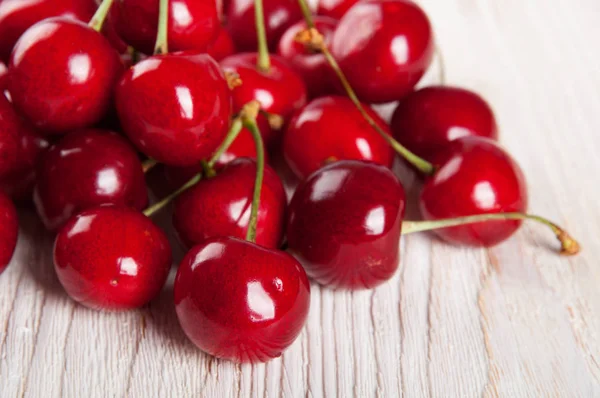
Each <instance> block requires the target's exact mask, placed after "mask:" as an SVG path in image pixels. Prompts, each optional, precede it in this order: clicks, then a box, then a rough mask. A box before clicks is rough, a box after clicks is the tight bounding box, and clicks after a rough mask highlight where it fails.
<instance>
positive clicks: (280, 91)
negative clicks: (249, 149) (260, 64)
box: [221, 53, 306, 146]
mask: <svg viewBox="0 0 600 398" xmlns="http://www.w3.org/2000/svg"><path fill="white" fill-rule="evenodd" d="M257 57H258V55H257V53H245V54H235V55H232V56H230V57H227V58H225V59H224V60H222V61H221V67H222V68H223V70H224V71H226V72H231V73H237V74H238V75H239V76H240V78H241V80H242V84H241V85H240V86H238V87H236V88H234V89H233V90H232V99H233V108H234V111H235V112H239V111H240V110H241V109H242V107H243V106H244V105H245V104H247V103H248V102H250V101H252V100H258V101H259V102H260V104H261V109H262V110H263V111H265V112H269V113H272V114H276V115H279V116H281V117H283V118H284V119H287V118H289V117H290V116H291V114H292V113H293V112H294V111H295V110H297V109H299V108H301V107H302V106H304V104H306V86H305V85H304V82H303V81H302V79H301V78H300V76H299V75H298V74H297V73H296V72H294V71H293V70H292V69H291V68H290V67H289V66H288V65H287V63H286V62H285V61H284V60H283V59H282V58H281V57H278V56H274V55H271V56H270V58H271V68H270V69H269V71H268V72H263V71H261V70H259V69H258V68H257V66H256V61H257ZM258 121H259V123H261V125H260V126H259V127H260V128H261V134H262V135H263V137H264V141H265V145H267V146H270V144H271V143H272V142H273V141H274V140H275V138H276V137H275V136H274V134H272V132H271V129H264V128H263V126H264V125H265V123H264V118H263V117H262V116H259V118H258ZM263 130H266V131H263Z"/></svg>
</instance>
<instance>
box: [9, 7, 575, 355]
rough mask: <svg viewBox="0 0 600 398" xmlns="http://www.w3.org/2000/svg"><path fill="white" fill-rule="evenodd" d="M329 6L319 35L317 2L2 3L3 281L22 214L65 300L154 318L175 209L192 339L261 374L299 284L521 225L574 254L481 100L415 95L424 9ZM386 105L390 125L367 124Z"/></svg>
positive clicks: (487, 241) (289, 321)
mask: <svg viewBox="0 0 600 398" xmlns="http://www.w3.org/2000/svg"><path fill="white" fill-rule="evenodd" d="M317 6H318V7H317V10H316V16H314V17H313V15H312V14H313V11H312V10H311V9H310V8H309V6H308V5H307V3H306V2H305V0H299V1H298V2H296V0H255V1H254V2H250V1H248V0H230V1H229V2H228V3H226V4H222V5H218V4H217V3H216V2H215V0H104V1H102V2H101V3H100V4H97V3H96V1H95V0H52V1H51V0H30V1H26V2H25V1H21V0H4V1H2V2H1V3H0V60H1V61H2V62H3V63H0V270H3V269H4V267H6V265H7V264H8V263H9V261H10V259H11V257H12V255H13V252H14V249H15V246H16V242H17V235H18V222H17V214H16V210H15V206H14V204H13V202H14V201H16V202H19V203H22V202H23V201H26V200H27V199H31V198H32V199H33V202H34V204H35V207H36V209H37V213H38V215H39V217H40V219H41V220H42V222H43V224H44V225H45V227H46V228H47V229H48V230H49V231H52V232H54V233H56V240H55V245H54V265H55V270H56V273H57V275H58V278H59V280H60V282H61V284H62V285H63V287H64V289H65V291H66V292H67V293H68V295H69V296H71V297H72V298H73V299H74V300H75V301H77V302H79V303H81V304H83V305H85V306H88V307H90V308H94V309H103V310H126V309H133V308H138V307H141V306H144V305H146V304H148V303H149V302H150V301H151V300H152V299H153V298H154V297H156V295H157V294H158V293H159V291H160V290H161V289H162V288H163V286H164V285H165V283H166V280H167V277H168V274H169V271H170V269H171V265H172V264H171V263H172V252H171V247H170V244H169V241H168V239H167V236H166V234H165V232H163V230H162V229H161V228H159V227H158V226H157V225H156V224H155V223H154V222H153V221H152V220H151V218H150V217H151V216H152V215H153V214H155V213H157V212H159V211H165V210H166V209H167V208H169V207H167V205H168V204H170V203H172V205H173V206H172V207H171V208H172V212H173V214H172V226H173V228H174V230H175V231H176V233H177V236H178V237H179V240H180V242H181V244H182V245H183V246H184V247H185V248H186V249H187V250H188V252H187V254H186V256H185V257H184V258H183V260H182V261H181V263H180V265H179V267H178V270H177V276H176V279H175V282H174V300H175V306H176V312H177V316H178V318H179V321H180V324H181V326H182V328H183V330H184V331H185V333H186V334H187V336H188V337H189V338H190V339H191V340H192V341H193V343H194V344H196V345H197V346H198V347H199V348H200V349H202V350H203V351H205V352H207V353H209V354H211V355H214V356H217V357H220V358H226V359H230V360H233V361H238V362H247V361H251V362H252V361H266V360H269V359H271V358H274V357H277V356H279V355H281V353H282V352H283V351H284V350H285V349H286V348H287V347H288V346H289V345H290V344H291V343H292V342H293V341H294V340H295V339H296V337H297V336H298V334H299V333H300V331H301V329H302V327H303V326H304V324H305V322H306V318H307V314H308V310H309V304H310V285H309V279H308V277H310V278H311V279H313V280H314V281H316V282H318V283H319V284H321V285H323V286H326V287H330V288H339V289H366V288H373V287H375V286H377V285H379V284H381V283H383V282H385V281H387V280H388V279H389V278H391V277H392V275H393V274H394V273H395V272H396V270H397V268H398V264H399V261H400V252H399V239H400V236H401V235H402V234H407V233H412V232H417V231H425V230H435V232H436V233H437V234H438V235H439V236H440V237H441V238H443V239H445V240H446V241H449V242H452V243H454V244H462V245H470V246H491V245H495V244H497V243H499V242H502V241H504V240H506V239H507V238H508V237H510V236H511V235H512V234H513V233H514V232H515V231H516V230H517V229H518V228H519V226H520V225H521V223H522V221H523V220H526V219H530V220H535V221H537V222H540V223H542V224H544V225H546V226H548V227H549V228H550V229H551V230H552V232H554V233H555V235H556V236H557V238H558V239H559V241H560V243H561V251H562V252H563V253H565V254H575V253H576V252H577V251H578V245H577V242H576V241H575V240H573V239H572V238H571V237H570V236H569V235H568V234H567V233H566V232H565V231H564V230H562V229H561V228H559V227H558V226H556V225H555V224H553V223H551V222H550V221H548V220H546V219H544V218H541V217H539V216H533V215H529V214H526V213H525V212H526V210H527V187H526V184H525V181H524V177H523V173H522V172H521V170H520V168H519V166H518V165H517V164H516V163H515V161H514V160H513V159H512V158H511V156H510V155H509V154H508V153H507V152H506V151H505V150H504V149H502V147H500V146H499V145H498V144H497V142H496V140H497V139H498V128H497V125H496V121H495V118H494V114H493V112H492V110H491V108H490V106H489V105H488V104H487V103H486V101H485V100H483V99H482V98H481V97H480V96H478V95H477V94H475V93H473V92H470V91H467V90H464V89H460V88H456V87H449V86H444V85H440V86H433V87H426V88H423V89H418V90H416V89H415V85H416V84H417V83H418V82H419V80H420V79H421V78H422V76H423V75H424V73H425V72H426V70H427V69H428V68H429V66H430V64H431V63H432V58H433V56H434V54H435V44H434V39H433V34H432V28H431V24H430V22H429V20H428V18H427V16H426V14H425V13H424V12H423V10H421V8H419V6H417V5H416V4H415V3H413V2H412V1H410V0H320V1H319V3H318V5H317ZM221 9H223V10H225V12H221ZM265 21H266V23H265ZM389 102H397V107H396V109H395V112H394V114H393V117H392V119H391V123H390V124H388V123H387V122H386V121H385V120H383V119H382V118H381V117H380V116H379V115H378V114H377V113H376V112H375V111H374V110H373V109H372V108H371V107H370V106H371V105H372V104H381V103H389ZM397 155H399V156H397ZM267 157H268V159H267ZM398 158H400V159H401V160H402V161H403V162H404V163H406V164H407V165H408V166H409V167H412V168H413V169H414V171H415V172H416V173H418V174H419V175H420V176H422V177H423V186H422V191H421V195H420V199H419V206H420V209H421V213H422V216H423V220H422V221H405V220H404V215H405V207H406V196H405V192H404V189H403V186H402V183H401V181H400V180H399V178H398V177H397V176H396V175H395V174H394V173H393V172H392V170H391V168H392V165H393V163H394V162H395V160H396V159H398ZM278 159H280V160H285V162H283V161H280V162H278V161H277V160H278ZM269 160H271V164H272V165H273V167H272V166H270V165H269V164H268V163H269ZM276 166H277V167H276ZM288 167H289V169H287V170H288V171H289V170H291V172H292V173H293V174H294V175H295V177H296V182H295V183H294V184H291V185H296V187H295V190H294V193H293V196H292V198H291V201H289V203H288V198H287V196H286V190H285V188H284V184H283V182H282V178H281V177H280V175H282V174H285V173H282V170H285V168H288ZM276 170H277V171H276ZM278 173H279V174H278ZM288 174H289V173H288ZM150 176H154V179H153V180H154V182H155V183H154V184H152V186H151V187H150V188H151V190H152V191H153V192H154V195H155V196H156V197H158V198H159V200H158V201H156V203H154V204H152V205H151V206H149V200H148V185H149V184H148V183H147V182H148V181H149V180H150ZM286 185H290V184H286ZM288 188H291V187H289V186H288Z"/></svg>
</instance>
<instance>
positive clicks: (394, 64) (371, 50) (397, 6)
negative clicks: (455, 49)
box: [331, 0, 434, 103]
mask: <svg viewBox="0 0 600 398" xmlns="http://www.w3.org/2000/svg"><path fill="white" fill-rule="evenodd" d="M433 52H434V41H433V33H432V30H431V25H430V23H429V20H428V19H427V16H426V15H425V13H424V12H423V10H421V8H420V7H419V6H418V5H417V4H415V3H414V2H412V1H410V0H366V1H361V2H359V3H357V4H356V5H355V6H353V7H352V8H351V9H350V10H349V11H348V12H347V13H346V15H344V17H343V18H342V19H341V20H340V22H339V24H338V26H337V28H336V30H335V32H334V34H333V39H332V42H331V53H332V54H333V56H334V57H335V59H336V60H337V61H338V63H339V65H340V67H341V69H342V70H343V72H344V74H345V75H346V77H347V79H348V81H349V83H350V85H351V86H352V87H353V88H354V90H355V91H356V93H357V95H358V97H359V98H360V99H361V100H362V101H365V102H371V103H383V102H390V101H396V100H398V99H400V98H402V97H403V96H405V95H406V94H408V93H409V92H410V91H411V90H412V89H413V87H414V86H415V85H416V84H417V82H418V81H419V80H420V79H421V77H422V76H423V74H424V73H425V71H426V69H427V68H428V67H429V65H430V64H431V61H432V58H433Z"/></svg>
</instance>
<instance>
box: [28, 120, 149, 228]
mask: <svg viewBox="0 0 600 398" xmlns="http://www.w3.org/2000/svg"><path fill="white" fill-rule="evenodd" d="M34 201H35V204H36V207H37V210H38V214H39V215H40V218H41V219H42V221H43V222H44V225H45V226H46V228H48V229H50V230H56V229H57V228H60V227H61V226H62V225H63V224H64V223H65V222H66V221H67V220H68V219H69V218H70V217H71V216H74V215H75V214H77V213H79V212H81V211H83V210H86V209H89V208H92V207H96V206H99V205H104V204H115V205H120V206H127V207H131V208H133V209H137V210H142V209H143V208H144V207H146V205H147V204H148V195H147V192H146V183H145V180H144V172H143V171H142V165H141V162H140V161H139V159H138V157H137V154H136V152H135V151H134V150H133V148H132V147H131V145H129V143H128V142H127V141H126V140H125V139H124V138H122V137H121V136H119V135H117V134H116V133H113V132H109V131H103V130H83V131H75V132H73V133H71V134H69V135H67V136H65V137H64V138H63V139H61V140H60V141H59V142H58V143H57V144H55V145H53V146H52V147H51V148H50V149H49V150H48V151H47V152H46V153H45V154H44V155H43V156H42V158H41V159H40V162H39V164H38V167H37V183H36V186H35V192H34Z"/></svg>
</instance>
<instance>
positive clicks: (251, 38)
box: [227, 0, 302, 51]
mask: <svg viewBox="0 0 600 398" xmlns="http://www.w3.org/2000/svg"><path fill="white" fill-rule="evenodd" d="M263 10H264V18H265V31H266V35H267V40H268V46H269V48H270V49H271V51H274V50H275V49H276V48H277V43H278V42H279V38H280V37H281V35H283V33H284V32H285V31H286V29H287V28H289V27H290V26H291V25H292V24H294V23H296V22H298V21H299V20H301V19H302V12H301V11H300V7H298V3H297V2H296V0H264V1H263ZM254 11H255V10H254V0H231V3H230V5H229V8H228V14H227V21H228V24H227V27H228V29H229V32H230V33H231V37H232V38H233V41H234V43H235V45H236V47H237V48H238V50H240V51H256V48H257V46H258V40H257V33H256V27H255V14H254Z"/></svg>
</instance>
